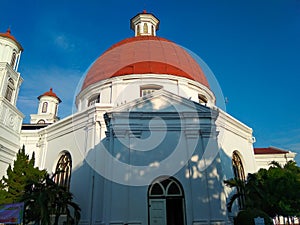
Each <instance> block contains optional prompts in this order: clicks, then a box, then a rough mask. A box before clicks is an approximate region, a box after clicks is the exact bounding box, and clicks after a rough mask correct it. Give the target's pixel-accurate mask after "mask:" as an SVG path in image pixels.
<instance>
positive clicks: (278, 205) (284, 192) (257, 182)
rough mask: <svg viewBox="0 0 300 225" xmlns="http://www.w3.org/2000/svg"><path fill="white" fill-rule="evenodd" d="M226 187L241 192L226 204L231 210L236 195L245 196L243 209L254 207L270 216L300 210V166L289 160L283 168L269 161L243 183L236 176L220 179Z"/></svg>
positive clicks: (295, 212)
mask: <svg viewBox="0 0 300 225" xmlns="http://www.w3.org/2000/svg"><path fill="white" fill-rule="evenodd" d="M224 182H225V184H226V185H228V186H230V187H237V188H239V190H243V192H238V193H236V194H235V195H233V196H232V198H231V199H230V201H229V203H228V209H229V210H230V209H231V206H232V204H233V202H234V201H235V200H236V198H237V197H239V196H240V195H244V197H245V209H246V210H249V209H258V210H261V211H263V212H265V213H267V214H268V215H269V216H270V217H272V218H273V217H275V216H279V215H280V216H284V217H294V216H299V212H300V199H299V196H300V168H299V167H298V166H297V165H296V163H295V162H293V161H289V162H287V163H286V164H285V165H284V167H281V166H280V164H279V163H277V162H272V163H271V164H270V168H269V169H268V170H266V169H260V170H259V171H258V172H257V173H254V174H249V175H248V177H247V180H246V181H245V182H243V181H239V180H237V179H229V180H227V181H224Z"/></svg>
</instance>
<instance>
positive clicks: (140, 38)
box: [82, 11, 209, 90]
mask: <svg viewBox="0 0 300 225" xmlns="http://www.w3.org/2000/svg"><path fill="white" fill-rule="evenodd" d="M158 25H159V20H158V19H157V18H156V17H155V16H154V15H153V14H150V13H146V12H145V11H144V12H143V13H140V14H137V15H136V16H135V17H133V18H132V19H131V28H132V29H133V30H134V31H135V37H132V38H127V39H125V40H122V41H120V42H118V43H117V44H115V45H113V46H112V47H110V48H109V49H108V50H107V51H106V52H104V53H103V54H102V55H101V56H100V57H99V58H98V59H97V60H96V61H95V63H94V64H93V65H92V66H91V68H90V70H89V71H88V73H87V75H86V77H85V80H84V82H83V85H82V90H84V89H85V88H87V87H88V86H90V85H92V84H95V83H97V82H99V81H102V80H105V79H108V78H112V77H116V76H123V75H129V74H170V75H174V76H179V77H185V78H188V79H191V80H194V81H197V82H199V83H201V84H203V85H205V86H206V87H209V84H208V81H207V79H206V77H205V75H204V73H203V71H202V69H201V68H200V66H199V64H198V63H197V62H196V61H195V59H194V58H193V57H192V56H191V55H190V54H189V53H188V52H187V51H185V50H184V49H183V48H182V47H180V46H179V45H177V44H175V43H174V42H172V41H169V40H167V39H164V38H160V37H156V30H158Z"/></svg>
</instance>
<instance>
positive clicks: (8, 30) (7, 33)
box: [0, 28, 23, 51]
mask: <svg viewBox="0 0 300 225" xmlns="http://www.w3.org/2000/svg"><path fill="white" fill-rule="evenodd" d="M0 37H4V38H9V39H11V40H13V41H14V42H15V43H16V44H17V45H18V47H19V48H20V49H21V51H23V48H22V46H21V44H20V43H19V42H18V41H17V39H16V38H15V37H14V36H12V35H11V31H10V29H9V28H8V29H7V31H6V33H0Z"/></svg>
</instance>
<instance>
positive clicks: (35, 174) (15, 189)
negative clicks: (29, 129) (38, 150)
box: [0, 146, 47, 204]
mask: <svg viewBox="0 0 300 225" xmlns="http://www.w3.org/2000/svg"><path fill="white" fill-rule="evenodd" d="M34 163H35V158H34V154H33V155H32V157H31V159H30V158H29V156H28V155H26V154H25V147H24V146H23V147H22V149H20V150H19V151H18V153H17V156H16V160H14V163H13V167H12V166H11V165H9V166H8V169H7V171H6V173H7V176H6V177H5V176H3V178H2V179H1V181H0V204H7V203H15V202H20V201H22V199H23V195H24V193H25V187H26V186H27V185H29V184H31V183H38V182H41V181H42V179H43V178H44V177H45V175H46V173H47V172H46V170H40V169H39V168H37V167H34Z"/></svg>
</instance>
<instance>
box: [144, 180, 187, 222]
mask: <svg viewBox="0 0 300 225" xmlns="http://www.w3.org/2000/svg"><path fill="white" fill-rule="evenodd" d="M148 202H149V207H148V211H149V222H150V225H155V224H166V225H184V224H185V208H184V193H183V189H182V186H181V185H180V183H179V182H178V181H177V180H176V179H175V178H172V177H160V178H158V179H156V180H155V181H154V182H152V184H151V185H150V186H149V189H148Z"/></svg>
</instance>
